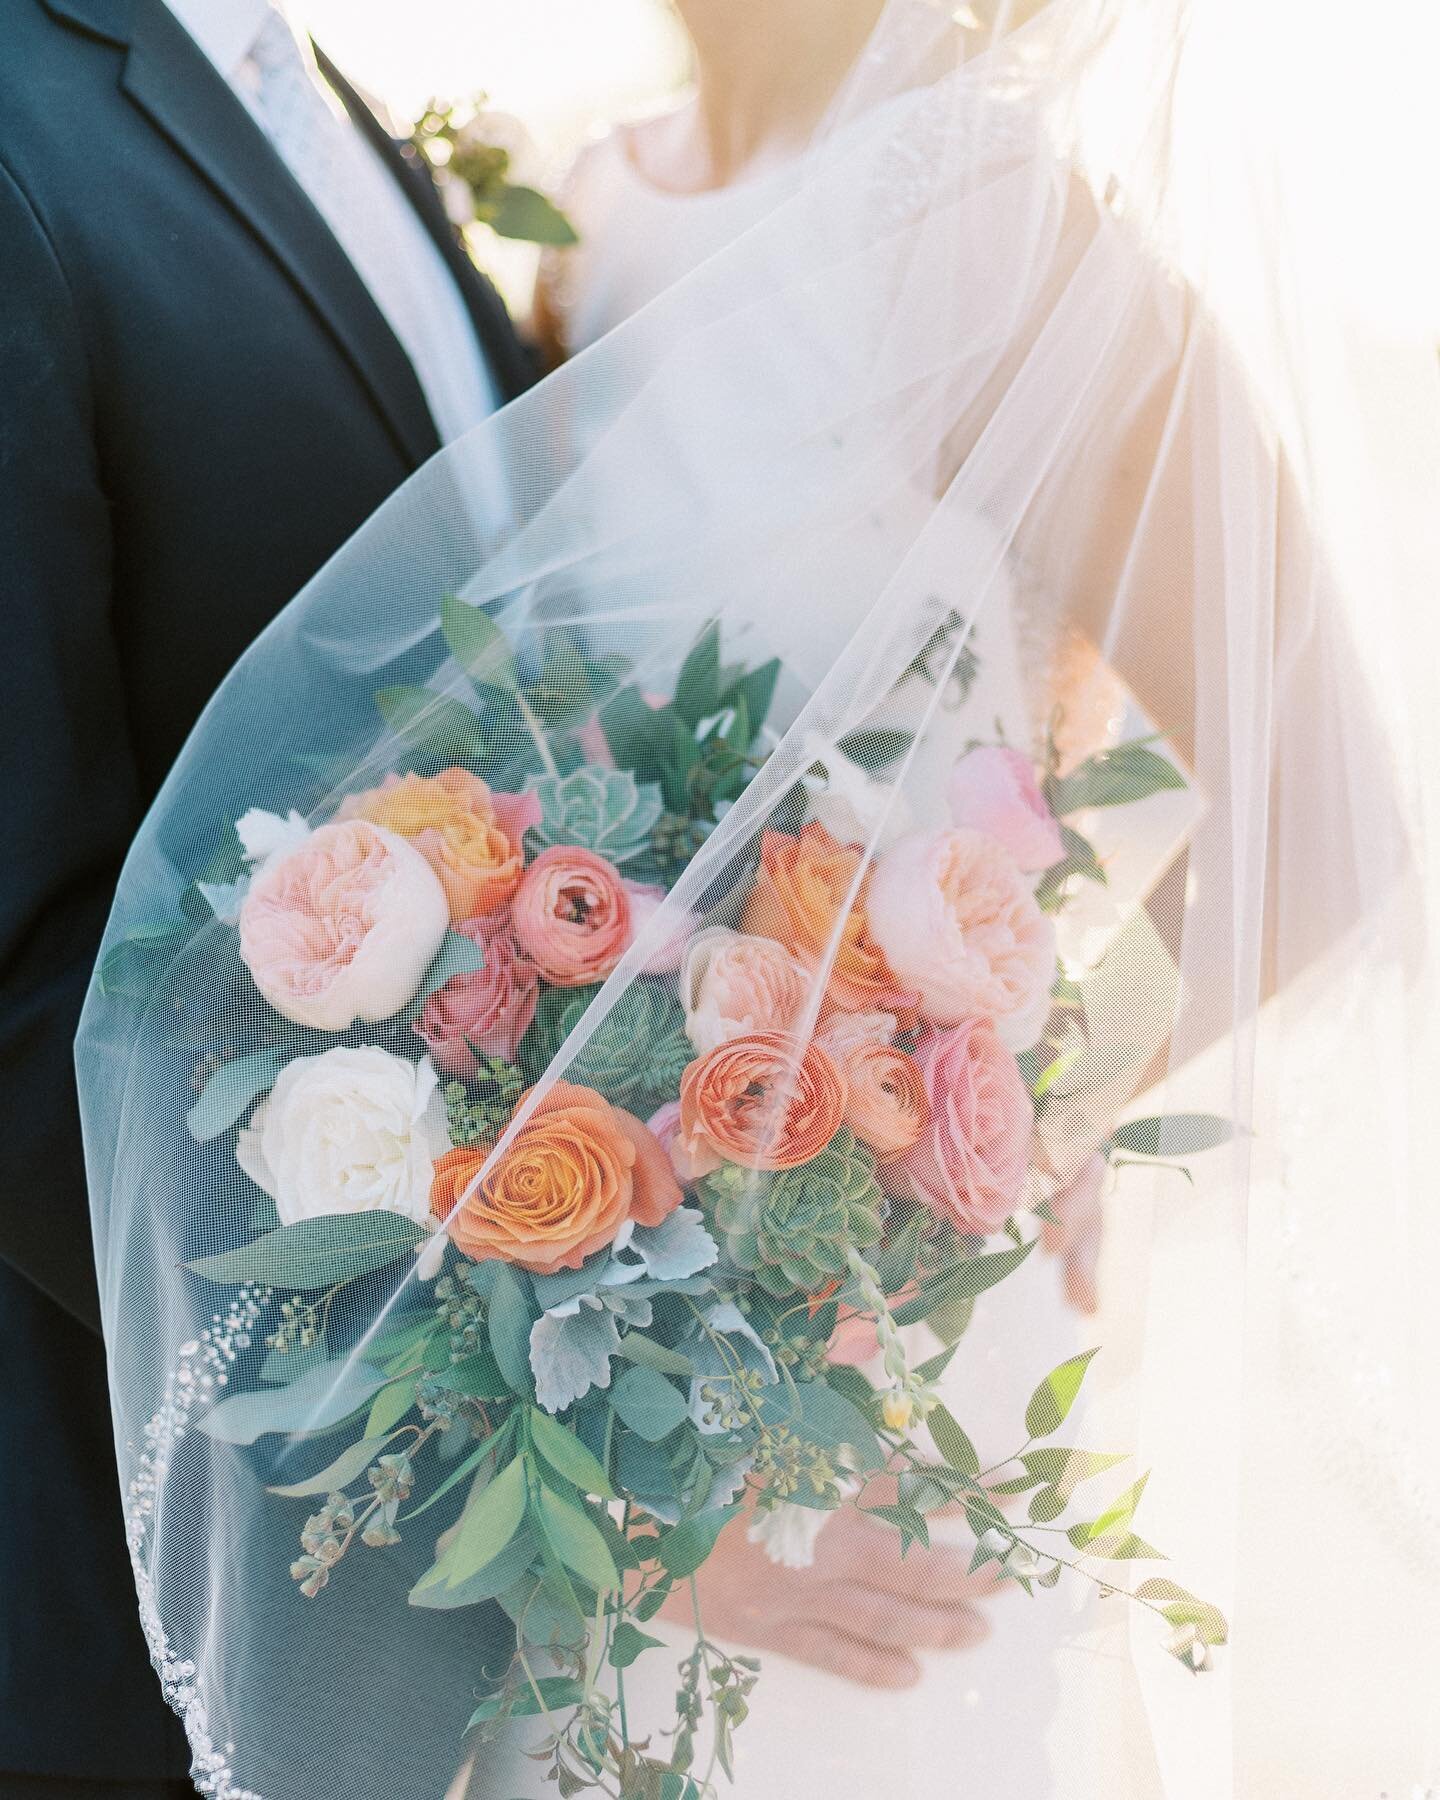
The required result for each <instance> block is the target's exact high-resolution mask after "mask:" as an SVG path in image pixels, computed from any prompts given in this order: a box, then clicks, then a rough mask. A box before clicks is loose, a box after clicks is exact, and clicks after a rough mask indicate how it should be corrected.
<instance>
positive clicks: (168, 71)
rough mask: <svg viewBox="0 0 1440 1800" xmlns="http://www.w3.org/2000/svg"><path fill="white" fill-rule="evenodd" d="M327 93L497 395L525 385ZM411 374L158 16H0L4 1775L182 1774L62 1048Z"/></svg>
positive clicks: (311, 214)
mask: <svg viewBox="0 0 1440 1800" xmlns="http://www.w3.org/2000/svg"><path fill="white" fill-rule="evenodd" d="M335 79H336V83H337V86H338V87H339V88H340V90H341V92H342V98H344V99H345V101H346V104H347V105H348V106H350V108H351V110H352V114H353V116H354V117H355V119H356V122H357V123H358V124H359V125H360V127H361V128H362V129H364V130H365V131H366V132H367V133H369V135H370V136H371V137H372V139H373V141H374V142H375V143H376V144H377V145H378V146H379V147H380V148H381V150H382V152H383V153H384V154H385V155H386V156H387V157H388V158H389V159H390V161H391V164H392V167H393V169H394V172H395V175H396V178H397V179H398V180H399V181H400V182H401V183H402V184H403V185H404V186H405V188H406V190H407V191H408V192H409V194H410V196H411V198H412V201H413V204H414V205H415V206H416V208H417V210H418V211H419V213H420V215H421V217H422V218H423V219H424V221H425V223H426V225H427V226H428V228H429V229H430V231H431V233H432V234H433V236H434V238H435V240H436V242H437V244H438V245H439V246H440V248H441V250H442V252H443V254H444V256H445V258H446V259H447V262H448V264H449V266H450V269H451V270H452V272H453V274H454V277H455V279H456V281H457V282H458V283H459V286H460V288H461V291H462V293H463V294H464V297H465V299H466V302H467V304H468V307H469V311H470V315H471V317H472V319H473V322H474V327H475V330H476V333H477V334H478V337H479V339H480V341H481V344H482V347H483V350H484V352H485V355H486V357H487V359H488V362H489V366H490V369H491V372H492V375H493V378H494V380H495V382H496V385H497V387H498V389H499V390H500V392H501V394H502V395H503V396H505V397H507V398H508V397H510V396H512V395H514V394H515V393H517V392H518V391H519V390H520V389H521V388H522V387H523V386H525V385H526V383H527V382H528V380H529V379H530V375H531V363H530V359H529V357H528V355H527V353H526V352H525V350H524V349H523V348H522V346H521V344H520V343H519V341H518V339H517V338H516V337H515V335H514V333H513V331H512V330H511V327H510V324H509V321H508V319H507V318H506V316H505V312H504V309H503V307H502V306H501V304H500V302H499V300H498V298H497V297H496V295H495V293H494V292H493V290H492V289H491V288H490V287H489V286H488V285H487V284H486V283H485V282H484V281H483V280H482V279H481V278H480V277H479V276H478V275H477V274H476V272H475V270H474V269H473V267H472V266H471V265H470V263H469V261H468V260H467V258H466V257H465V255H464V252H463V250H462V249H461V247H460V246H459V244H458V242H457V240H456V238H455V236H454V233H453V232H452V230H451V228H450V226H449V225H448V223H447V221H446V219H445V216H444V212H443V209H442V207H441V206H440V203H439V200H438V197H437V195H436V193H435V190H434V188H433V186H432V185H431V183H430V182H429V180H428V177H427V176H426V174H425V173H424V169H423V165H422V164H421V163H420V162H419V161H418V159H416V158H415V156H414V155H413V153H412V152H410V151H408V150H406V149H403V148H401V147H400V146H398V145H396V144H394V143H392V142H391V140H390V139H389V138H388V137H387V136H386V134H385V133H384V131H383V130H382V128H381V127H380V125H379V124H378V123H377V121H376V120H375V119H374V118H373V116H372V115H371V114H370V113H369V112H368V111H366V110H365V108H364V107H363V105H362V104H361V103H360V102H359V100H358V99H357V98H356V97H355V96H354V94H353V93H351V92H350V91H349V90H348V89H346V88H345V87H344V84H343V82H341V81H340V79H339V77H338V76H337V77H336V78H335ZM437 447H438V445H437V438H436V432H435V427H434V424H433V422H432V420H431V417H430V414H429V411H428V409H427V406H426V402H425V398H424V395H423V393H422V390H421V388H420V385H419V383H418V381H417V379H416V376H415V373H414V370H413V369H412V367H411V365H410V363H409V360H408V359H407V357H406V356H405V353H404V352H403V350H402V349H401V347H400V345H399V343H398V342H397V340H396V339H395V337H394V335H393V334H392V332H391V330H390V328H389V326H388V325H387V323H386V321H385V319H384V317H383V316H382V314H381V313H380V311H379V310H378V308H377V307H376V304H375V302H374V300H373V299H372V298H371V296H370V294H369V292H368V291H367V289H366V288H365V287H364V285H363V283H362V282H361V281H360V278H359V277H358V276H357V275H356V273H355V272H354V270H353V269H352V268H351V266H350V264H349V263H348V261H347V260H346V258H345V256H344V254H343V253H342V251H341V250H340V248H339V246H338V244H337V243H336V241H335V240H334V238H333V237H332V236H331V234H330V233H329V231H328V229H327V228H326V226H325V224H324V223H323V221H322V220H321V218H320V216H319V215H318V213H316V212H315V210H314V209H313V207H312V206H311V204H310V202H309V200H308V199H307V198H306V196H305V194H304V192H303V191H302V189H301V188H300V187H299V185H298V184H297V183H296V182H295V180H294V179H293V177H292V176H291V175H290V173H289V171H288V170H287V169H286V167H285V165H284V163H283V162H282V161H281V160H280V158H279V157H278V155H277V154H276V153H275V151H274V150H273V149H272V148H271V146H270V145H269V143H268V142H267V140H266V139H265V137H264V136H263V134H262V133H261V132H260V131H259V129H258V128H257V127H256V125H255V124H254V122H253V121H252V120H251V118H250V116H249V115H248V113H247V112H246V111H245V108H244V107H243V106H242V105H241V103H240V102H239V101H238V100H237V99H236V97H235V96H234V94H233V93H232V92H231V90H230V89H229V87H228V86H227V85H226V84H225V82H224V81H223V80H222V79H221V78H220V76H219V75H218V74H217V73H216V72H215V70H214V68H213V67H212V65H211V64H210V63H209V62H208V61H207V59H206V58H205V57H204V56H203V54H202V53H201V52H200V51H199V50H198V49H197V48H196V46H195V45H194V43H193V42H192V41H191V39H190V38H189V37H188V35H187V34H186V33H185V32H184V30H183V29H182V28H181V26H180V25H179V24H178V23H177V22H176V21H175V19H174V18H173V17H172V15H171V14H170V12H169V11H168V9H167V8H166V7H165V6H164V5H163V4H162V0H0V596H3V633H0V645H3V655H0V668H3V693H4V702H3V714H4V717H3V723H0V1111H3V1122H0V1495H3V1499H0V1770H20V1771H25V1772H28V1773H33V1774H37V1775H38V1774H43V1775H51V1776H57V1777H65V1776H69V1777H71V1778H73V1779H76V1780H78V1779H80V1778H90V1779H109V1780H115V1781H121V1780H130V1781H136V1780H146V1779H154V1778H159V1777H163V1776H166V1775H184V1774H185V1773H186V1772H187V1769H188V1757H187V1755H186V1752H185V1748H184V1744H183V1740H182V1738H181V1736H180V1733H179V1731H178V1727H177V1726H176V1724H175V1722H174V1720H173V1719H172V1718H171V1717H170V1715H169V1714H168V1712H167V1711H166V1710H165V1708H164V1706H163V1705H162V1703H161V1700H160V1698H159V1690H158V1686H157V1684H156V1682H155V1679H154V1677H153V1675H152V1674H151V1672H150V1669H149V1667H148V1663H147V1659H146V1654H145V1650H144V1645H143V1641H142V1639H141V1636H140V1633H139V1628H138V1625H137V1624H136V1623H135V1602H134V1590H133V1586H132V1583H131V1579H130V1572H129V1568H128V1565H127V1562H126V1557H125V1552H124V1548H123V1532H122V1523H121V1515H120V1508H119V1503H118V1495H117V1491H116V1475H115V1464H114V1455H113V1448H112V1440H111V1431H110V1421H109V1413H108V1404H107V1399H106V1391H105V1375H104V1359H103V1353H102V1349H101V1344H100V1339H99V1337H98V1335H97V1326H98V1317H97V1303H96V1288H95V1280H94V1271H93V1264H92V1258H91V1253H90V1249H89V1241H90V1227H89V1214H88V1208H87V1202H86V1195H85V1179H84V1170H83V1165H82V1160H81V1146H80V1128H79V1121H78V1114H77V1108H76V1100H75V1092H74V1079H73V1074H72V1063H71V1044H72V1040H73V1037H74V1033H75V1026H76V1022H77V1019H78V1017H79V1013H80V1007H81V1002H82V999H83V997H84V993H85V988H86V984H87V982H88V980H89V975H90V970H91V966H92V962H93V958H94V953H95V949H96V946H97V944H98V942H99V939H100V935H101V931H102V928H103V926H104V922H105V917H106V913H107V911H108V908H109V905H110V900H111V896H112V893H113V890H114V885H115V880H116V877H117V874H118V872H119V869H120V864H121V860H122V858H123V856H124V853H125V849H126V846H127V844H128V842H129V840H130V838H131V836H132V835H133V833H134V831H135V829H136V827H137V825H138V824H139V822H140V819H141V816H142V814H143V812H144V809H145V807H146V805H147V803H148V802H149V800H150V799H151V797H152V796H153V795H154V793H155V791H156V789H157V788H158V786H159V784H160V782H161V780H162V778H163V777H164V775H165V773H166V771H167V770H168V768H169V766H170V764H171V763H172V761H173V760H174V758H175V756H176V753H177V752H178V751H179V749H180V747H181V745H182V744H183V742H184V740H185V737H186V735H187V733H188V732H189V730H190V727H191V726H192V724H193V723H194V721H195V719H196V717H197V715H198V714H199V712H200V710H201V708H202V706H203V705H204V704H205V702H206V700H207V699H208V698H209V697H210V695H211V693H212V692H213V691H214V689H215V688H216V687H217V686H218V684H219V683H220V681H221V679H222V677H223V676H224V675H225V673H226V672H227V670H228V669H229V668H230V666H231V665H232V664H233V663H234V662H235V660H236V659H237V658H238V657H239V656H240V654H241V653H242V651H244V649H245V648H246V646H247V645H248V644H249V643H250V642H251V640H252V639H253V638H254V637H255V636H256V635H257V634H258V633H259V632H260V631H261V629H262V628H263V627H264V626H265V625H266V624H267V623H268V622H269V620H270V619H271V618H272V617H273V615H274V614H275V613H276V612H277V611H279V609H280V608H281V607H282V606H283V605H284V604H285V602H286V601H287V600H289V599H290V597H291V596H292V595H293V594H294V593H296V592H297V590H298V589H299V588H301V587H302V586H303V585H304V583H305V582H306V581H307V580H308V579H309V577H310V576H311V575H313V574H314V573H315V571H316V570H317V569H318V568H319V567H320V565H321V564H322V563H324V562H325V561H326V559H327V558H328V557H329V556H330V554H331V553H332V552H333V551H334V550H335V549H336V548H338V546H339V545H340V544H341V543H343V542H344V540H345V539H346V538H347V537H349V536H350V534H351V533H352V532H353V531H355V529H356V528H357V527H358V526H359V525H360V524H361V523H362V522H363V521H364V520H365V518H366V517H367V515H368V514H370V513H371V512H372V511H373V510H374V509H375V508H376V507H377V506H378V505H379V504H380V503H381V502H382V501H383V500H384V499H385V498H386V496H387V495H388V494H390V493H391V492H392V491H393V490H394V489H395V488H396V487H397V486H398V485H399V484H400V483H401V482H402V481H403V480H404V479H405V478H406V477H407V476H408V475H409V474H410V473H411V472H412V471H413V470H414V469H416V468H417V467H418V466H419V465H420V464H421V463H422V462H423V461H424V460H425V459H426V458H427V457H428V456H429V455H430V454H431V453H432V452H433V451H434V450H435V449H436V448H437Z"/></svg>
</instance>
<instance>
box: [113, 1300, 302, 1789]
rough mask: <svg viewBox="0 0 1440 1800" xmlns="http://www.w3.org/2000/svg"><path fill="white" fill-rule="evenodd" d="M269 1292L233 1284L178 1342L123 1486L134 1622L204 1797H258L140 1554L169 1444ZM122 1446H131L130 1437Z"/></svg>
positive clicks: (245, 1336)
mask: <svg viewBox="0 0 1440 1800" xmlns="http://www.w3.org/2000/svg"><path fill="white" fill-rule="evenodd" d="M271 1297H272V1295H271V1290H270V1289H269V1288H263V1287H254V1286H250V1285H246V1286H244V1287H242V1288H240V1289H239V1291H238V1292H237V1293H236V1294H235V1296H234V1298H233V1299H232V1300H231V1301H230V1303H229V1305H228V1306H227V1307H226V1309H225V1311H224V1313H216V1314H215V1315H214V1316H213V1317H212V1319H211V1322H210V1324H209V1325H207V1326H206V1327H205V1329H204V1330H203V1331H202V1332H201V1333H200V1335H199V1336H198V1337H196V1338H191V1339H188V1340H187V1341H186V1342H185V1343H183V1344H181V1346H180V1350H179V1356H178V1360H177V1362H176V1365H175V1367H174V1369H173V1370H172V1372H171V1373H170V1375H169V1376H168V1378H167V1379H166V1382H165V1390H164V1399H163V1400H162V1402H161V1405H160V1408H159V1410H158V1411H157V1412H156V1413H155V1414H154V1415H153V1416H152V1417H151V1418H150V1419H149V1421H148V1422H147V1423H146V1426H145V1431H144V1438H145V1447H144V1449H143V1450H139V1451H138V1452H135V1463H134V1472H133V1474H132V1475H131V1476H130V1479H129V1481H128V1483H127V1484H126V1489H125V1541H126V1546H127V1548H128V1549H129V1552H130V1566H131V1569H132V1571H133V1572H134V1576H135V1590H136V1593H137V1595H138V1597H139V1602H140V1624H141V1627H142V1629H143V1630H144V1633H145V1642H146V1644H147V1645H148V1646H149V1650H150V1660H151V1662H152V1664H153V1665H154V1667H155V1672H156V1674H157V1675H158V1676H159V1677H160V1686H161V1689H162V1690H163V1692H164V1696H165V1699H166V1700H167V1701H168V1702H169V1704H170V1705H171V1706H172V1707H173V1708H174V1710H175V1711H176V1713H178V1714H179V1716H180V1720H181V1723H182V1724H183V1725H184V1727H185V1735H186V1737H187V1738H188V1739H189V1742H190V1750H191V1754H192V1762H191V1768H190V1773H191V1779H192V1780H193V1782H194V1784H195V1787H196V1790H197V1791H198V1792H199V1793H201V1794H205V1795H208V1796H210V1800H261V1796H260V1795H259V1794H257V1793H255V1792H254V1790H253V1789H251V1788H247V1787H244V1786H242V1785H241V1784H240V1783H239V1782H237V1781H236V1779H235V1772H234V1770H233V1769H232V1768H231V1766H230V1758H231V1757H232V1756H233V1755H234V1754H235V1746H234V1745H233V1744H229V1743H227V1744H224V1745H217V1744H216V1742H215V1740H214V1738H213V1737H212V1735H211V1731H210V1715H209V1710H208V1708H207V1706H206V1703H205V1693H204V1681H203V1678H202V1677H201V1675H200V1672H199V1670H198V1669H197V1668H196V1666H195V1664H194V1663H193V1662H192V1661H191V1660H190V1659H189V1658H188V1657H180V1656H177V1655H176V1654H175V1651H174V1647H173V1645H172V1644H171V1642H170V1636H169V1633H168V1632H167V1631H166V1629H165V1625H164V1621H163V1620H162V1619H161V1617H160V1607H159V1602H158V1601H157V1599H156V1595H155V1583H154V1581H153V1579H152V1577H151V1574H150V1570H149V1567H148V1566H147V1562H146V1554H145V1553H146V1548H147V1545H148V1542H149V1537H150V1526H151V1522H152V1520H153V1519H154V1516H155V1502H156V1498H157V1496H158V1495H159V1493H160V1490H161V1489H162V1488H163V1487H164V1485H165V1479H166V1477H167V1475H168V1474H169V1472H170V1459H171V1457H172V1455H173V1454H174V1450H175V1446H176V1444H177V1443H178V1442H179V1441H180V1439H181V1438H183V1437H184V1436H185V1434H186V1432H187V1431H188V1430H189V1429H190V1421H191V1418H192V1416H193V1414H194V1413H195V1410H196V1409H197V1408H200V1409H202V1410H203V1409H205V1408H207V1407H210V1406H213V1405H214V1404H215V1401H216V1398H217V1394H218V1391H219V1390H220V1389H222V1388H224V1387H225V1386H226V1385H227V1383H228V1381H229V1371H230V1365H231V1364H232V1363H233V1362H234V1361H235V1359H236V1357H237V1356H239V1355H240V1354H241V1353H242V1352H243V1351H245V1350H248V1349H249V1348H250V1344H251V1341H252V1334H253V1332H254V1329H255V1326H256V1324H257V1323H258V1322H259V1320H260V1318H261V1316H262V1315H263V1313H264V1311H265V1308H266V1307H267V1306H268V1305H269V1304H270V1300H271ZM129 1448H130V1449H131V1450H132V1452H133V1451H134V1450H135V1447H134V1445H133V1444H132V1445H131V1446H129Z"/></svg>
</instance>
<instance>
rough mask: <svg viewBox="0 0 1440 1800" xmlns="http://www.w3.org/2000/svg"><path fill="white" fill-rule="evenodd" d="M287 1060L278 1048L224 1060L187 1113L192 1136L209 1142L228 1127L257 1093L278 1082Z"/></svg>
mask: <svg viewBox="0 0 1440 1800" xmlns="http://www.w3.org/2000/svg"><path fill="white" fill-rule="evenodd" d="M283 1061H284V1058H283V1057H282V1056H281V1054H280V1052H279V1051H278V1050H276V1049H270V1050H257V1051H255V1053H254V1054H253V1055H251V1056H237V1057H236V1058H235V1059H234V1060H233V1061H232V1062H227V1063H221V1065H220V1067H219V1068H218V1069H217V1070H216V1071H215V1073H214V1074H213V1075H212V1076H211V1077H210V1079H209V1080H208V1081H207V1082H206V1083H205V1091H204V1092H203V1093H202V1094H201V1096H200V1098H199V1099H198V1100H197V1101H196V1102H195V1104H194V1105H193V1106H192V1107H191V1108H190V1110H189V1112H188V1113H186V1115H185V1123H186V1125H187V1126H188V1127H189V1131H190V1135H191V1137H193V1138H194V1139H195V1141H196V1142H197V1143H199V1144H208V1143H209V1141H210V1140H211V1138H217V1137H219V1136H220V1134H221V1132H222V1131H228V1130H229V1129H230V1127H231V1126H232V1125H233V1124H234V1123H235V1121H236V1120H237V1119H238V1118H239V1117H240V1115H241V1113H243V1112H244V1111H245V1109H246V1107H248V1106H249V1104H250V1102H251V1101H252V1100H253V1099H254V1098H255V1096H256V1095H257V1094H259V1093H263V1092H264V1090H265V1089H266V1088H268V1087H271V1086H273V1085H274V1081H275V1077H276V1076H277V1075H278V1074H279V1073H280V1066H281V1063H282V1062H283Z"/></svg>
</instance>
